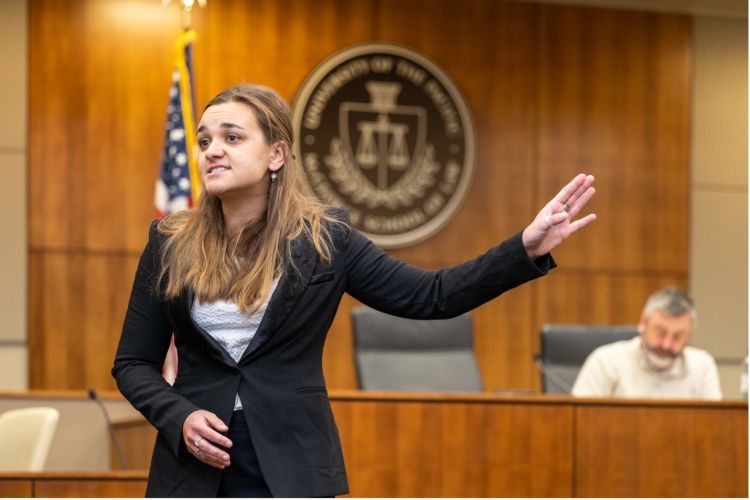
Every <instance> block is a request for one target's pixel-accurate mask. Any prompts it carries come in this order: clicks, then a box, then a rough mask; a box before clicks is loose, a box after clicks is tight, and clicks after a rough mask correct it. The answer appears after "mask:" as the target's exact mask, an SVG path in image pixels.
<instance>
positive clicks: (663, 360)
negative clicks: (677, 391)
mask: <svg viewBox="0 0 750 500" xmlns="http://www.w3.org/2000/svg"><path fill="white" fill-rule="evenodd" d="M643 353H644V354H645V356H646V364H647V365H648V367H649V368H651V369H652V370H655V371H658V372H665V371H667V370H669V369H670V368H672V366H674V363H675V361H677V356H660V355H659V354H656V353H655V352H653V351H652V350H651V349H649V348H648V347H646V345H645V344H643Z"/></svg>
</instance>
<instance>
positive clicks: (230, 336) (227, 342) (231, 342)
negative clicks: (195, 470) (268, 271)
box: [190, 278, 279, 410]
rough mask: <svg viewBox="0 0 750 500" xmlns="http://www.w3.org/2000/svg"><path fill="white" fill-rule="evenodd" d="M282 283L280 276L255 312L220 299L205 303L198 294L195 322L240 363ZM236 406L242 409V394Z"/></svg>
mask: <svg viewBox="0 0 750 500" xmlns="http://www.w3.org/2000/svg"><path fill="white" fill-rule="evenodd" d="M278 283H279V279H278V278H276V279H275V280H274V281H273V283H271V290H270V293H269V294H268V299H267V300H266V302H265V303H263V304H262V305H261V306H260V307H259V308H258V309H257V310H256V311H255V312H254V313H252V314H245V313H243V312H242V311H240V309H239V308H238V307H237V305H236V304H235V303H234V302H227V301H225V300H217V301H216V302H211V303H207V304H202V303H201V302H200V301H199V300H198V298H197V297H196V298H195V300H193V307H192V309H191V311H190V313H191V316H192V317H193V321H195V323H196V324H197V325H198V326H200V327H201V328H203V329H204V330H206V332H208V334H209V335H211V336H212V337H213V338H214V339H216V341H217V342H218V343H219V344H220V345H221V347H223V348H224V350H225V351H227V353H228V354H229V355H230V356H231V357H232V359H233V360H234V361H235V362H239V360H240V358H241V357H242V355H243V354H244V353H245V350H246V349H247V346H248V345H249V344H250V341H251V340H253V337H255V334H256V332H257V331H258V327H259V326H260V322H261V321H263V316H265V314H266V309H267V308H268V302H269V301H270V298H271V296H272V295H273V292H274V291H275V290H276V285H278ZM234 409H235V410H240V409H242V402H241V401H240V396H239V394H237V395H236V396H235V400H234Z"/></svg>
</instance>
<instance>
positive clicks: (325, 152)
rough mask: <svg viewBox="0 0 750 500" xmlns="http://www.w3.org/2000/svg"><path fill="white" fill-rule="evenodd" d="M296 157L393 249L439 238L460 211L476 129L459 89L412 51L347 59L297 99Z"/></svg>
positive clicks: (347, 52)
mask: <svg viewBox="0 0 750 500" xmlns="http://www.w3.org/2000/svg"><path fill="white" fill-rule="evenodd" d="M293 126H294V133H295V137H296V138H297V141H296V143H295V155H296V156H297V158H298V159H300V161H301V162H302V166H303V169H304V171H305V176H306V180H307V182H308V184H309V187H310V188H311V190H312V191H313V193H315V195H316V196H318V197H319V198H320V199H321V200H322V201H323V202H325V203H328V204H330V205H333V206H344V207H347V208H348V209H349V213H350V216H351V223H352V225H353V226H354V227H356V228H357V229H359V230H360V231H362V232H364V233H365V234H366V235H367V236H368V237H370V238H371V239H372V240H373V241H374V242H375V243H376V244H378V245H380V246H382V247H384V248H395V247H403V246H408V245H411V244H414V243H416V242H418V241H422V240H424V239H426V238H428V237H430V236H431V235H433V234H435V233H436V232H437V231H439V230H440V229H441V228H442V227H443V226H444V225H445V224H446V223H447V222H448V221H449V220H450V218H451V217H452V216H453V215H454V214H455V212H456V211H457V210H458V208H459V207H460V204H461V202H462V201H463V199H464V197H465V195H466V193H467V192H468V187H469V185H470V183H471V180H472V175H473V169H474V150H475V139H474V129H473V123H472V120H471V115H470V113H469V108H468V106H467V105H466V101H465V99H464V97H463V95H462V94H461V92H460V91H459V89H458V87H457V86H456V85H455V83H453V81H452V80H451V79H450V78H449V77H448V75H447V74H446V73H445V72H444V71H443V70H442V69H440V68H439V67H438V66H437V65H436V64H435V63H433V62H431V61H430V60H428V59H427V58H426V57H425V56H423V55H421V54H419V53H417V52H416V51H414V50H412V49H409V48H407V47H404V46H401V45H395V44H385V43H366V44H361V45H356V46H354V47H350V48H348V49H344V50H342V51H340V52H338V53H336V54H334V55H333V56H331V57H329V58H328V59H326V60H325V61H323V62H322V63H321V64H320V65H319V66H318V67H317V68H316V69H315V70H313V72H312V73H311V74H310V75H309V76H308V78H307V80H306V81H305V82H304V84H303V85H302V87H301V88H300V90H299V92H298V94H297V96H296V97H295V99H294V106H293Z"/></svg>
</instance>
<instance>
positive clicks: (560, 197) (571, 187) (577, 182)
mask: <svg viewBox="0 0 750 500" xmlns="http://www.w3.org/2000/svg"><path fill="white" fill-rule="evenodd" d="M589 177H591V181H592V182H593V179H594V178H593V176H590V175H589V176H587V175H586V174H578V175H576V176H575V177H574V178H573V180H571V181H570V182H569V183H568V184H567V185H566V186H565V187H563V188H562V189H561V190H560V192H559V193H557V196H555V197H554V198H552V201H553V202H554V203H556V204H559V205H560V206H563V205H564V204H566V203H567V204H569V205H570V204H572V202H573V201H575V200H574V199H573V200H571V197H572V196H573V195H574V194H575V193H576V191H577V190H578V188H579V187H580V186H582V185H584V184H585V183H586V181H587V180H588V178H589ZM569 200H570V201H569Z"/></svg>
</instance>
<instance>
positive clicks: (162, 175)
mask: <svg viewBox="0 0 750 500" xmlns="http://www.w3.org/2000/svg"><path fill="white" fill-rule="evenodd" d="M193 40H195V32H194V31H192V30H187V31H184V32H182V33H181V34H180V36H179V37H177V41H176V42H175V65H176V67H175V69H174V71H173V72H172V85H171V87H170V88H169V105H168V106H167V123H166V126H165V131H164V151H163V152H162V158H161V167H160V168H159V177H158V178H157V179H156V192H155V194H154V206H155V208H156V216H157V217H158V218H162V217H164V216H165V215H168V214H171V213H172V212H177V211H179V210H184V209H186V208H190V207H191V206H193V202H194V201H196V200H197V199H198V196H199V195H200V182H199V177H198V165H197V162H196V159H195V151H194V145H195V112H194V110H195V105H194V102H195V99H194V97H193V67H192V42H193Z"/></svg>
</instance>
